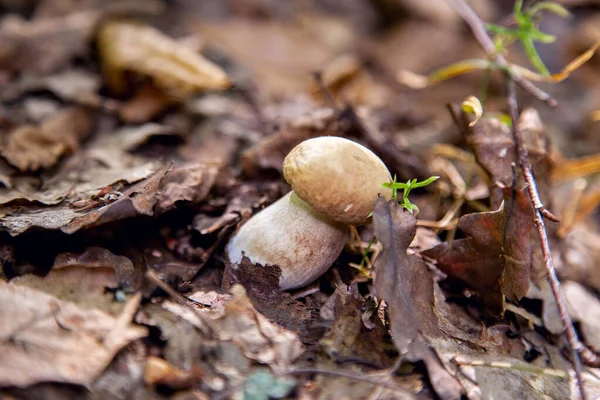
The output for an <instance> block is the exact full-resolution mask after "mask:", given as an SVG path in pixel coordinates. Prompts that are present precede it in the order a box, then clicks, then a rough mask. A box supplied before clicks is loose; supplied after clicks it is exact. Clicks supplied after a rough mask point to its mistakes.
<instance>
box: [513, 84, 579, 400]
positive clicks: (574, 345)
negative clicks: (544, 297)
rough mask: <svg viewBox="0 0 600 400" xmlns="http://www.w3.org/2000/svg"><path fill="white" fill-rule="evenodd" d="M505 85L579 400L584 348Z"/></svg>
mask: <svg viewBox="0 0 600 400" xmlns="http://www.w3.org/2000/svg"><path fill="white" fill-rule="evenodd" d="M506 83H507V87H508V93H507V99H506V101H507V103H508V110H509V113H510V119H511V122H512V133H513V138H514V140H515V147H516V150H517V153H518V157H519V164H520V165H521V170H522V171H523V175H524V177H525V182H527V190H528V192H529V196H530V197H531V201H532V202H533V206H534V208H535V214H534V221H535V226H536V228H537V231H538V237H539V239H540V243H541V246H542V253H543V255H544V265H545V267H546V273H547V274H548V280H549V281H550V287H551V288H552V293H553V294H554V298H555V299H556V302H557V304H558V312H559V314H560V319H561V321H562V323H563V326H564V328H565V333H566V334H567V339H568V341H569V346H570V347H571V358H572V360H571V361H572V363H573V369H574V370H575V378H576V380H577V386H578V387H579V391H580V394H581V399H582V400H585V399H586V396H585V389H584V386H583V376H582V374H581V360H580V359H579V351H581V350H582V349H583V348H584V346H583V345H582V344H581V342H580V341H579V338H578V337H577V333H576V332H575V328H574V327H573V322H572V321H571V316H570V315H569V311H568V310H567V304H566V302H565V299H564V297H563V296H562V294H561V293H560V282H559V281H558V277H557V276H556V270H555V269H554V262H553V260H552V253H551V251H550V243H549V242H548V234H547V233H546V224H545V222H544V215H543V212H542V210H543V209H544V206H543V204H542V202H541V201H540V198H539V194H538V190H537V185H536V182H535V179H534V178H533V173H532V172H531V164H530V163H529V160H528V158H527V149H526V148H525V146H524V145H523V137H522V136H521V131H520V129H519V123H518V116H519V108H518V105H517V93H516V88H515V82H514V81H513V80H512V79H511V77H510V76H509V75H508V74H507V76H506Z"/></svg>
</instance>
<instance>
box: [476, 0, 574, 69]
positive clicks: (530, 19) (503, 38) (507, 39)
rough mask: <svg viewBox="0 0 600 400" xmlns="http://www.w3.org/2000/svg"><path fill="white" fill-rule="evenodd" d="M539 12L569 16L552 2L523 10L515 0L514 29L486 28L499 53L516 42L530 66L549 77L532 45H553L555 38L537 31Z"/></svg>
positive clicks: (544, 2) (494, 26) (496, 26)
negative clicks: (521, 48)
mask: <svg viewBox="0 0 600 400" xmlns="http://www.w3.org/2000/svg"><path fill="white" fill-rule="evenodd" d="M541 11H549V12H552V13H554V14H556V15H559V16H561V17H563V18H566V17H568V16H570V14H569V11H567V9H566V8H564V7H563V6H562V5H560V4H558V3H555V2H552V1H541V2H538V3H536V4H534V5H532V6H531V7H529V8H527V9H525V10H523V0H517V1H516V2H515V6H514V10H513V13H514V18H515V22H516V25H517V26H516V28H515V29H510V28H507V27H504V26H501V25H495V24H486V27H487V29H488V30H489V31H490V32H492V33H494V34H495V35H496V37H495V38H494V39H495V40H494V42H495V44H496V50H497V51H498V52H499V53H503V52H504V50H505V48H506V47H507V46H508V45H510V44H511V43H512V42H514V41H516V40H518V41H520V42H521V44H522V45H523V49H524V50H525V54H527V58H529V60H530V61H531V64H532V65H533V66H534V67H535V68H536V69H537V70H538V71H539V72H540V73H541V74H542V75H545V76H550V71H548V68H547V67H546V65H545V64H544V62H543V61H542V59H541V57H540V55H539V54H538V52H537V50H536V48H535V45H534V42H540V43H554V41H555V40H556V36H554V35H550V34H548V33H545V32H542V31H540V30H539V29H538V25H539V22H540V17H539V14H540V12H541Z"/></svg>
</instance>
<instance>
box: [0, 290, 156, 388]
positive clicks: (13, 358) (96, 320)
mask: <svg viewBox="0 0 600 400" xmlns="http://www.w3.org/2000/svg"><path fill="white" fill-rule="evenodd" d="M140 299H141V296H140V295H136V296H134V297H133V298H132V299H131V300H130V301H129V302H128V303H127V306H126V307H125V309H124V310H123V312H122V313H121V315H119V316H118V317H117V318H114V317H112V316H110V315H108V314H106V313H104V312H102V311H100V310H96V309H93V310H86V311H83V310H81V309H79V308H78V307H77V306H76V305H74V304H73V303H70V302H66V301H61V300H58V299H56V298H55V297H52V296H49V295H47V294H45V293H42V292H38V291H36V290H33V289H30V288H26V287H22V286H15V285H12V284H9V283H5V282H0V302H1V303H2V307H1V308H0V338H1V340H0V351H1V352H2V358H0V386H17V387H25V386H29V385H32V384H35V383H39V382H49V381H52V382H66V383H73V384H80V385H89V384H91V383H92V382H94V380H95V379H96V378H97V377H98V375H99V374H100V373H102V371H103V370H104V369H105V368H106V366H107V365H108V364H109V363H110V361H111V360H112V358H113V357H114V356H115V354H116V353H117V352H118V351H119V350H120V349H121V348H123V347H124V346H125V345H127V344H128V343H129V342H131V341H133V340H136V339H138V338H141V337H144V336H145V335H146V334H147V331H146V329H145V328H142V327H138V326H133V325H131V320H132V318H133V315H134V314H135V312H136V310H137V307H138V305H139V302H140Z"/></svg>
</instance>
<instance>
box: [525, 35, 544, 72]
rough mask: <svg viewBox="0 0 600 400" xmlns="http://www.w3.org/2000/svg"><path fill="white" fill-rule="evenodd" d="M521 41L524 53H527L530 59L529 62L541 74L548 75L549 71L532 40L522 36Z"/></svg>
mask: <svg viewBox="0 0 600 400" xmlns="http://www.w3.org/2000/svg"><path fill="white" fill-rule="evenodd" d="M521 43H522V44H523V48H524V49H525V54H527V58H529V61H531V64H532V65H533V66H534V67H535V68H536V69H537V70H538V71H539V72H540V73H541V74H543V75H546V76H549V75H550V71H548V68H546V65H544V62H543V61H542V59H541V58H540V56H539V54H538V52H537V50H536V49H535V46H534V45H533V40H531V38H529V37H522V38H521Z"/></svg>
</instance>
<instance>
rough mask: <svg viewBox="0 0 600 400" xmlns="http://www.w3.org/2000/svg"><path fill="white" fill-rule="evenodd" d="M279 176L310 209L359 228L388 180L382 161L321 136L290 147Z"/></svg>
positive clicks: (386, 194) (356, 147) (358, 148)
mask: <svg viewBox="0 0 600 400" xmlns="http://www.w3.org/2000/svg"><path fill="white" fill-rule="evenodd" d="M283 175H284V177H285V179H286V180H287V181H288V183H289V184H290V185H291V186H292V189H293V190H294V192H295V193H296V194H297V195H298V197H300V198H301V199H302V200H304V201H306V202H307V203H309V204H310V205H311V206H312V207H313V208H314V209H316V210H319V211H321V212H322V213H325V214H327V215H328V216H330V217H331V218H332V219H334V220H336V221H338V222H342V223H345V224H353V225H357V224H361V223H363V222H365V220H366V219H367V218H368V216H369V214H370V213H371V211H373V207H374V206H375V202H376V201H377V198H378V197H379V195H382V196H384V197H385V198H386V199H388V200H389V199H391V197H392V190H391V189H388V188H384V187H382V186H381V185H382V184H383V183H385V182H391V181H392V176H391V174H390V171H389V170H388V169H387V167H386V166H385V164H384V163H383V161H381V159H380V158H379V157H377V156H376V155H375V153H373V152H372V151H371V150H369V149H367V148H366V147H364V146H362V145H360V144H358V143H356V142H353V141H351V140H348V139H344V138H341V137H335V136H323V137H317V138H313V139H309V140H306V141H304V142H302V143H300V144H299V145H298V146H296V147H294V149H292V151H291V152H290V153H289V154H288V155H287V157H286V158H285V161H284V163H283Z"/></svg>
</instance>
